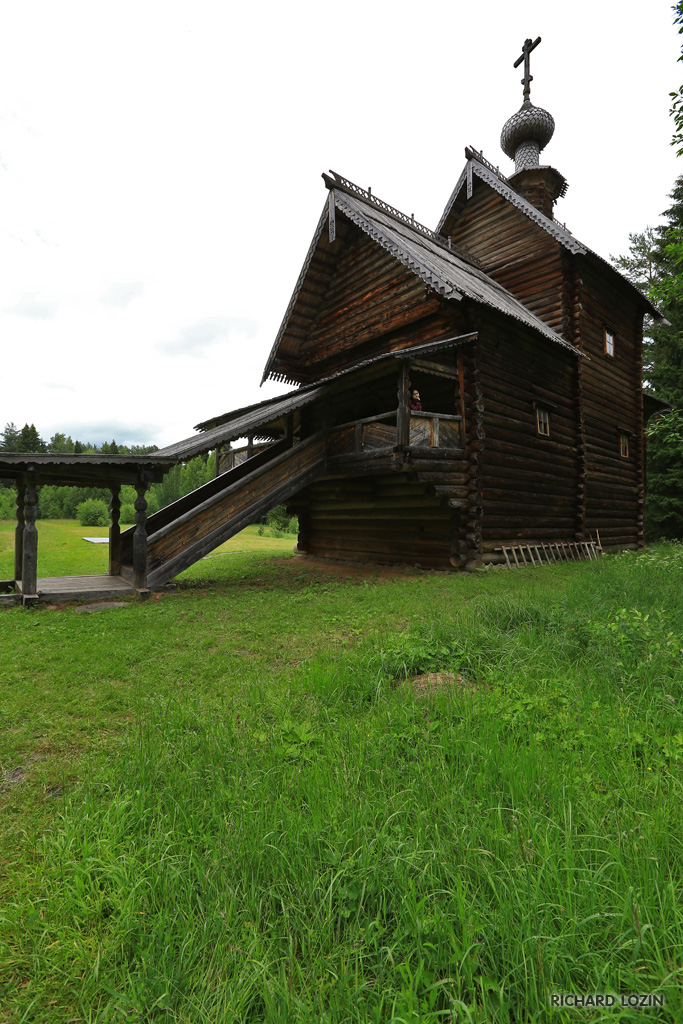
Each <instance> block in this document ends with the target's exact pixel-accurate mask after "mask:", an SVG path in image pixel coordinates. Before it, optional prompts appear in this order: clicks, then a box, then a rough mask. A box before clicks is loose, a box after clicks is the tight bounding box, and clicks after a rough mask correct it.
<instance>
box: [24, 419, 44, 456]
mask: <svg viewBox="0 0 683 1024" xmlns="http://www.w3.org/2000/svg"><path fill="white" fill-rule="evenodd" d="M45 449H46V444H45V442H44V441H43V439H42V437H41V436H40V434H39V433H38V431H37V430H36V426H35V423H32V424H31V426H29V425H28V423H25V424H24V426H23V427H22V428H21V433H20V434H19V449H18V450H19V451H20V452H34V453H38V452H44V451H45Z"/></svg>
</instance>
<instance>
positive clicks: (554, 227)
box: [436, 146, 666, 323]
mask: <svg viewBox="0 0 683 1024" xmlns="http://www.w3.org/2000/svg"><path fill="white" fill-rule="evenodd" d="M465 156H466V158H467V163H466V164H465V167H464V169H463V172H462V174H461V175H460V177H459V178H458V181H457V183H456V186H455V188H454V189H453V191H452V192H451V195H450V198H449V200H448V202H447V203H446V207H445V209H444V211H443V213H442V214H441V219H440V220H439V223H438V224H437V227H436V230H437V232H441V231H445V232H446V233H447V232H448V222H449V220H450V219H451V214H453V213H454V212H455V211H456V208H457V206H458V205H461V206H462V205H464V204H465V202H466V200H467V199H469V198H470V196H471V195H472V182H473V178H474V177H477V178H479V180H480V181H483V182H484V183H485V184H486V185H488V186H489V187H490V188H492V189H493V190H494V192H497V193H498V195H500V196H502V197H503V198H504V199H506V200H507V201H508V202H509V203H511V204H512V205H513V206H514V207H516V208H517V209H518V210H519V211H520V212H521V213H523V214H524V215H525V216H526V217H528V218H529V220H531V221H533V222H534V224H537V225H538V226H539V227H540V228H542V229H543V230H544V231H545V232H547V234H549V235H551V237H552V238H554V239H555V240H556V241H557V242H559V243H560V245H562V246H564V248H565V249H567V250H568V251H569V252H571V253H573V254H574V255H578V256H587V257H588V258H589V259H592V260H594V261H595V262H597V263H599V264H600V265H601V266H603V267H607V268H608V269H609V270H610V271H611V272H612V273H613V274H616V275H617V276H618V277H620V278H621V280H622V281H623V282H624V284H626V285H628V287H629V288H632V289H633V290H634V291H635V292H637V293H638V295H639V296H640V298H641V300H642V302H643V304H644V305H645V306H647V309H648V312H649V313H651V314H652V316H654V317H655V319H656V320H658V321H660V322H664V323H666V320H665V319H664V317H663V316H662V314H661V313H660V312H659V310H658V309H657V307H656V306H655V305H653V303H651V302H650V300H649V299H648V298H647V296H645V295H643V293H642V292H641V291H640V289H639V288H638V287H637V285H635V284H633V282H632V281H629V279H628V278H627V277H624V275H623V274H621V273H620V272H619V271H618V270H617V268H616V267H614V266H613V265H612V264H611V263H610V262H609V261H608V260H605V259H603V257H602V256H599V255H598V253H596V252H594V251H593V250H592V249H589V248H588V246H587V245H584V244H583V243H582V242H580V241H579V240H578V238H575V237H574V235H573V234H572V233H571V231H570V230H569V228H568V227H567V225H566V224H561V223H560V222H559V221H557V220H554V219H553V218H551V217H546V215H545V214H544V213H541V211H540V210H539V209H537V207H535V206H534V205H533V203H530V202H529V200H528V199H525V198H524V196H521V195H520V194H519V192H517V191H516V189H515V188H514V186H513V185H512V183H511V182H510V181H509V180H508V179H507V178H506V177H504V176H503V175H502V174H501V173H500V170H499V169H498V168H497V167H494V166H493V164H490V163H489V162H488V160H485V159H484V157H483V156H482V154H481V153H478V152H477V150H476V149H473V148H472V147H470V146H468V147H467V148H466V149H465ZM463 190H465V196H463ZM565 192H566V185H565V187H564V188H563V190H562V192H561V193H560V195H564V193H565ZM456 216H457V214H456Z"/></svg>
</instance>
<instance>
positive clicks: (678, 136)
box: [669, 0, 683, 156]
mask: <svg viewBox="0 0 683 1024" xmlns="http://www.w3.org/2000/svg"><path fill="white" fill-rule="evenodd" d="M671 9H672V11H673V12H674V25H676V26H677V27H678V34H679V35H681V34H683V0H678V2H677V3H676V4H674V6H673V7H672V8H671ZM678 59H679V61H680V60H683V52H682V53H681V56H680V57H679V58H678ZM669 95H670V97H671V109H670V111H669V113H670V114H671V116H672V117H673V119H674V125H675V131H674V136H673V139H672V140H671V145H672V146H676V147H677V149H676V154H677V156H683V86H679V88H678V89H677V90H676V92H672V93H669Z"/></svg>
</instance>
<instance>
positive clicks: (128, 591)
mask: <svg viewBox="0 0 683 1024" xmlns="http://www.w3.org/2000/svg"><path fill="white" fill-rule="evenodd" d="M134 594H135V588H134V587H133V586H131V584H130V583H127V582H126V580H124V579H122V577H121V576H108V575H102V576H39V577H38V600H39V601H80V600H81V599H83V600H86V601H101V600H103V599H104V598H107V597H132V596H133V595H134ZM13 596H14V598H15V603H19V602H20V601H21V600H22V596H23V595H22V590H21V580H18V581H17V583H16V594H14V595H13ZM8 603H9V602H8Z"/></svg>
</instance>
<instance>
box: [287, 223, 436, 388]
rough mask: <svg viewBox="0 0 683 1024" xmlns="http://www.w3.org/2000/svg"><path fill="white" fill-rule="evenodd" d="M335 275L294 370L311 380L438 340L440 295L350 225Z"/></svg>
mask: <svg viewBox="0 0 683 1024" xmlns="http://www.w3.org/2000/svg"><path fill="white" fill-rule="evenodd" d="M341 244H343V249H342V251H341V253H340V255H339V257H338V261H337V264H336V272H335V274H334V276H333V277H332V279H331V281H330V284H329V286H328V288H327V289H326V291H325V294H324V298H323V300H322V302H321V304H320V305H319V306H318V308H317V311H316V314H315V317H314V318H313V320H312V322H311V324H310V326H309V328H308V330H307V332H306V336H305V338H302V340H301V341H300V344H299V348H298V353H297V356H296V366H297V372H298V373H299V374H302V375H303V376H305V377H306V379H314V378H317V377H320V376H321V375H325V374H329V373H333V372H334V371H335V370H338V369H342V368H344V367H345V366H348V363H349V354H350V353H351V352H353V355H354V358H369V357H370V356H373V355H377V354H379V353H382V352H388V351H391V350H393V349H394V348H400V347H401V346H402V345H407V344H415V343H416V342H419V341H431V340H433V339H435V338H439V337H442V336H443V331H444V327H445V321H444V318H443V316H442V315H441V302H440V299H439V297H438V296H437V295H436V294H435V293H434V292H432V291H430V290H429V289H427V288H425V285H424V282H422V281H421V280H420V279H419V278H418V277H416V276H415V274H413V273H412V271H410V270H408V268H407V267H404V266H403V265H402V264H401V263H399V261H398V260H397V259H395V258H394V257H393V256H391V255H390V254H389V253H387V252H386V251H385V250H384V249H382V248H381V246H379V245H377V243H376V242H374V241H372V239H370V238H369V237H368V236H367V235H365V234H364V233H363V232H362V231H361V230H360V229H359V228H356V227H355V226H352V225H349V234H348V235H347V236H346V238H345V239H344V241H343V243H341Z"/></svg>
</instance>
